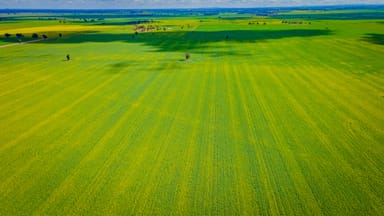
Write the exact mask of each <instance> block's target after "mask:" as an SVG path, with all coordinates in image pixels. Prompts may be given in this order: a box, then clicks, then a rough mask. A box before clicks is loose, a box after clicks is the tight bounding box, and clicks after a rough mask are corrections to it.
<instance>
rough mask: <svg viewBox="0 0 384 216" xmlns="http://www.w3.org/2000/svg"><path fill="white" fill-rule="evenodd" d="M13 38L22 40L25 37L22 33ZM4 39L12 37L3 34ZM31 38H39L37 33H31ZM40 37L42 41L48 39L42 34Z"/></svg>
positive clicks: (60, 35)
mask: <svg viewBox="0 0 384 216" xmlns="http://www.w3.org/2000/svg"><path fill="white" fill-rule="evenodd" d="M15 36H16V38H17V39H22V38H24V37H25V36H24V34H22V33H16V34H15ZM62 36H63V35H62V34H61V33H59V37H62ZM4 37H5V38H7V39H9V38H11V37H12V34H9V33H5V34H4ZM31 37H32V39H38V38H39V35H38V34H37V33H33V34H32V36H31ZM41 37H42V38H43V39H44V40H46V39H48V36H47V35H46V34H42V35H41Z"/></svg>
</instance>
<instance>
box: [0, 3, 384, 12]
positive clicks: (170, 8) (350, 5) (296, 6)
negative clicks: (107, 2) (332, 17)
mask: <svg viewBox="0 0 384 216" xmlns="http://www.w3.org/2000/svg"><path fill="white" fill-rule="evenodd" d="M358 6H363V7H364V6H384V3H383V4H369V3H367V4H364V3H363V4H329V5H292V6H260V7H257V6H255V7H185V8H184V7H169V8H0V10H58V11H59V10H196V9H263V8H317V7H358Z"/></svg>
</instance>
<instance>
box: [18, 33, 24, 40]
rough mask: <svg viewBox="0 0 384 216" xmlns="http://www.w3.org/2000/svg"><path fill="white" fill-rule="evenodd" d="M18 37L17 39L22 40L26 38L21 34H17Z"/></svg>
mask: <svg viewBox="0 0 384 216" xmlns="http://www.w3.org/2000/svg"><path fill="white" fill-rule="evenodd" d="M16 37H17V38H18V39H21V38H23V37H24V35H23V34H21V33H17V34H16Z"/></svg>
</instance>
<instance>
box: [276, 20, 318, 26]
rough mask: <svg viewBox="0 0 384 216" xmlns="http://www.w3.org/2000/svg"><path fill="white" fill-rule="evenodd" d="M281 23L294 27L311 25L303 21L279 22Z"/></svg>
mask: <svg viewBox="0 0 384 216" xmlns="http://www.w3.org/2000/svg"><path fill="white" fill-rule="evenodd" d="M281 23H283V24H296V25H302V24H309V25H311V24H312V23H311V22H307V23H306V22H303V21H286V20H283V21H281Z"/></svg>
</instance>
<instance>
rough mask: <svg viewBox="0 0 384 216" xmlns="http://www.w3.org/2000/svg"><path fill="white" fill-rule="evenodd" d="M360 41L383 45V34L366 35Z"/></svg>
mask: <svg viewBox="0 0 384 216" xmlns="http://www.w3.org/2000/svg"><path fill="white" fill-rule="evenodd" d="M362 40H363V41H366V42H369V43H373V44H378V45H384V34H366V35H365V36H364V37H363V38H362Z"/></svg>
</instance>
